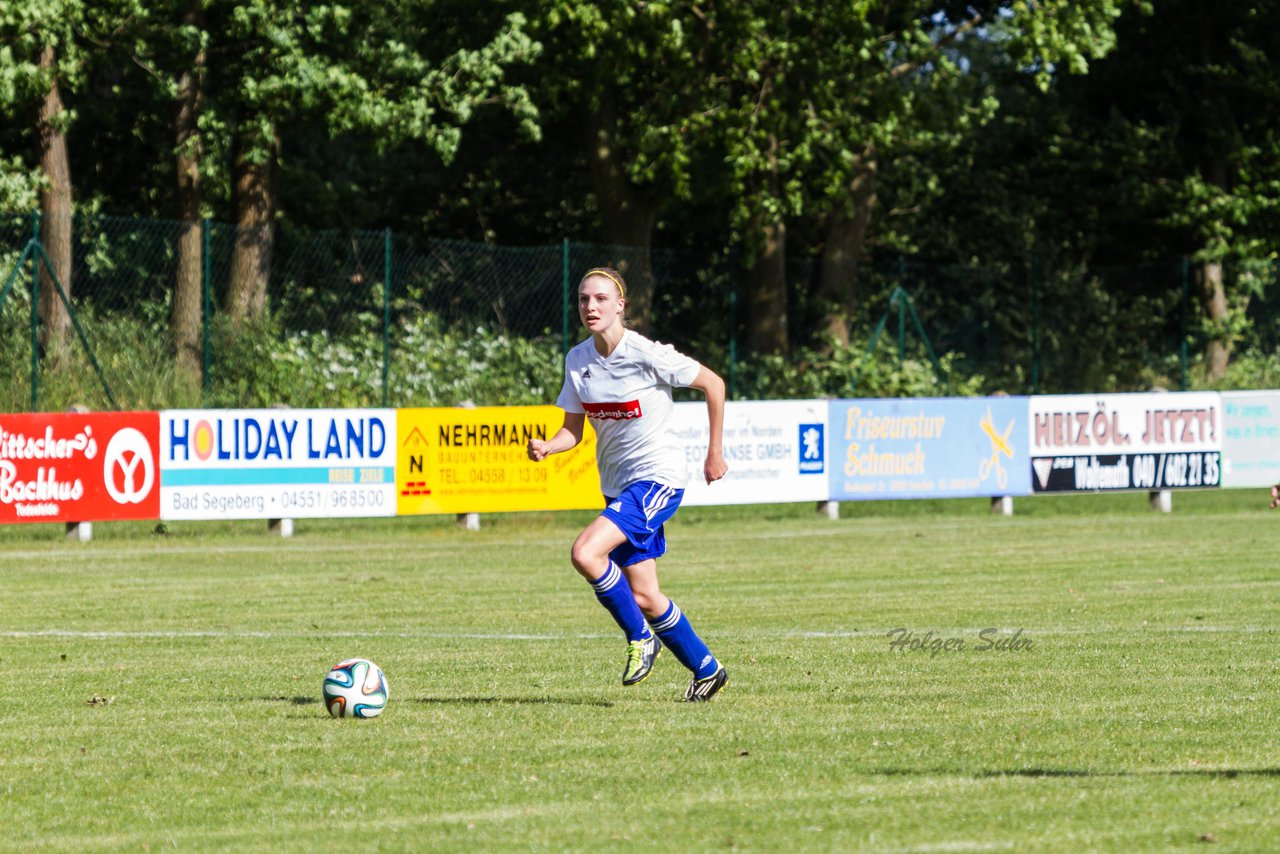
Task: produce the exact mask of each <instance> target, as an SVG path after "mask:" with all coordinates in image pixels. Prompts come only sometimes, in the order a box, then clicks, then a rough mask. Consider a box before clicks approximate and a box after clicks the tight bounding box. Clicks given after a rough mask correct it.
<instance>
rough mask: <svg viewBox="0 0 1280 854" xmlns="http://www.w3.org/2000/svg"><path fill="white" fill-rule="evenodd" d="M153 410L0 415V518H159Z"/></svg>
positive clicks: (157, 436) (157, 442) (157, 420)
mask: <svg viewBox="0 0 1280 854" xmlns="http://www.w3.org/2000/svg"><path fill="white" fill-rule="evenodd" d="M159 447H160V415H159V413H156V412H92V413H84V414H80V413H33V414H24V415H8V414H0V523H10V522H96V521H106V520H111V519H158V518H159V517H160V467H159V464H158V461H159V459H160V457H159V454H158V453H157V452H156V449H157V448H159Z"/></svg>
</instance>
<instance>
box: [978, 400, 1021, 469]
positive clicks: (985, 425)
mask: <svg viewBox="0 0 1280 854" xmlns="http://www.w3.org/2000/svg"><path fill="white" fill-rule="evenodd" d="M978 423H979V424H980V425H981V426H982V432H983V433H986V434H987V438H988V439H990V440H991V456H990V457H988V458H987V459H985V460H983V461H982V462H980V463H978V478H979V479H980V480H986V479H987V478H988V477H990V476H991V473H992V472H993V471H994V472H995V475H996V485H997V486H999V487H1000V488H1001V489H1004V488H1005V487H1006V486H1008V485H1009V470H1008V469H1006V468H1005V467H1004V466H1002V465H1001V464H1000V455H1001V454H1004V455H1005V456H1006V457H1008V458H1009V459H1013V448H1010V447H1009V434H1010V433H1012V432H1013V423H1014V422H1013V420H1010V421H1009V426H1008V427H1006V428H1004V432H1003V433H997V432H996V426H995V423H994V422H993V421H992V418H991V407H990V406H988V407H987V414H986V415H985V416H983V418H982V420H981V421H980V422H978Z"/></svg>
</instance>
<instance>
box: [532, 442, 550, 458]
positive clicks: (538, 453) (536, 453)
mask: <svg viewBox="0 0 1280 854" xmlns="http://www.w3.org/2000/svg"><path fill="white" fill-rule="evenodd" d="M549 444H550V443H549V442H547V441H546V440H545V439H530V440H529V447H528V448H527V449H526V450H527V452H528V454H529V459H531V460H533V461H534V462H535V463H540V462H542V459H543V458H544V457H545V456H546V455H547V453H548V452H547V446H548V445H549Z"/></svg>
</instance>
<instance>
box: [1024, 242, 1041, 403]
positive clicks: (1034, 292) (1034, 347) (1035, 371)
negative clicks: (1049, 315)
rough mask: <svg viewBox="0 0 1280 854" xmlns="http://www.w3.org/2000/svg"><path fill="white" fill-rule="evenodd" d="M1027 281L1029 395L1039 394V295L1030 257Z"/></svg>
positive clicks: (1036, 273) (1036, 277) (1036, 276)
mask: <svg viewBox="0 0 1280 854" xmlns="http://www.w3.org/2000/svg"><path fill="white" fill-rule="evenodd" d="M1027 280H1028V284H1029V286H1030V289H1031V393H1032V394H1039V393H1040V295H1039V290H1040V287H1039V265H1038V264H1036V256H1035V255H1032V256H1031V264H1030V265H1029V266H1028V267H1027Z"/></svg>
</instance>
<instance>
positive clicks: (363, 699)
mask: <svg viewBox="0 0 1280 854" xmlns="http://www.w3.org/2000/svg"><path fill="white" fill-rule="evenodd" d="M388 696H389V695H388V693H387V677H386V676H385V675H383V673H382V668H380V667H378V665H376V664H374V663H373V662H372V661H369V660H368V659H367V658H348V659H347V660H346V661H340V662H338V663H337V664H335V665H334V666H333V668H332V669H330V671H329V673H328V675H327V676H325V677H324V705H325V707H326V708H327V709H328V710H329V714H331V715H333V716H334V717H335V718H376V717H377V716H378V715H380V714H382V710H383V709H385V708H386V707H387V697H388Z"/></svg>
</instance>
